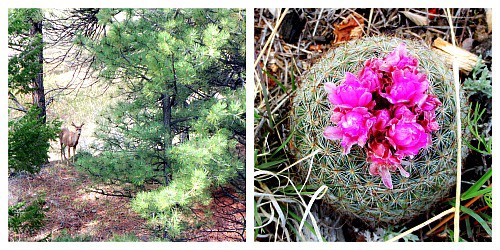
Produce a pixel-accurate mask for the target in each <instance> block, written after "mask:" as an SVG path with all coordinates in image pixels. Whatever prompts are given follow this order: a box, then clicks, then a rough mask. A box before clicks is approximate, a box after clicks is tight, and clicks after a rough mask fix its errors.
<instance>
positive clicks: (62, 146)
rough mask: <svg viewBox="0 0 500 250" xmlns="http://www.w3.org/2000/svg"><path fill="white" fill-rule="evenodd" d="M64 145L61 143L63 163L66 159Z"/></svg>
mask: <svg viewBox="0 0 500 250" xmlns="http://www.w3.org/2000/svg"><path fill="white" fill-rule="evenodd" d="M64 149H65V148H64V144H62V143H61V161H62V160H65V159H66V154H65V153H64ZM63 156H64V159H63Z"/></svg>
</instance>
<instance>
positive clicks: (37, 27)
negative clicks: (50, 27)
mask: <svg viewBox="0 0 500 250" xmlns="http://www.w3.org/2000/svg"><path fill="white" fill-rule="evenodd" d="M42 27H43V26H42V21H41V20H40V21H32V27H31V30H30V36H31V37H36V36H40V44H38V46H40V50H39V54H38V63H39V64H40V72H38V73H37V75H36V76H35V77H34V79H33V84H34V86H33V87H34V89H35V90H34V92H33V94H32V96H33V105H36V106H37V107H38V108H39V109H40V114H39V115H38V117H39V119H40V120H41V121H42V123H43V124H45V122H46V121H47V118H46V114H47V110H46V107H45V88H44V86H43V33H42Z"/></svg>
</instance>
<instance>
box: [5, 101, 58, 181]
mask: <svg viewBox="0 0 500 250" xmlns="http://www.w3.org/2000/svg"><path fill="white" fill-rule="evenodd" d="M38 114H39V109H38V108H36V107H34V106H33V107H32V108H31V109H30V110H29V111H28V113H26V115H24V116H23V117H21V118H19V119H18V120H15V119H14V120H11V121H9V150H8V151H9V168H12V169H14V170H15V171H21V170H24V171H27V172H29V173H38V172H39V171H40V167H41V165H42V164H43V163H45V162H46V161H47V160H48V158H49V156H48V151H49V148H50V143H49V141H50V140H55V139H56V138H57V136H58V133H59V131H60V126H61V122H60V121H58V120H53V121H48V122H47V123H46V124H43V123H42V122H41V120H40V119H39V118H38Z"/></svg>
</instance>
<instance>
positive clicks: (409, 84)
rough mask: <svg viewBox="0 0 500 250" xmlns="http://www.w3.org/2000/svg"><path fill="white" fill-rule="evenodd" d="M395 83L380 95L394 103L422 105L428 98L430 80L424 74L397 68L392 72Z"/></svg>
mask: <svg viewBox="0 0 500 250" xmlns="http://www.w3.org/2000/svg"><path fill="white" fill-rule="evenodd" d="M392 79H393V81H394V82H393V83H392V85H390V86H387V87H386V89H385V91H386V92H385V93H380V95H381V96H382V97H384V98H386V99H387V100H388V101H389V102H390V103H392V104H400V103H401V104H409V105H411V106H414V105H416V106H419V107H420V106H422V104H423V103H424V102H425V100H426V99H427V94H425V91H426V90H427V88H428V87H429V82H428V81H427V77H426V75H424V74H414V73H413V72H410V71H405V70H395V71H394V72H393V73H392Z"/></svg>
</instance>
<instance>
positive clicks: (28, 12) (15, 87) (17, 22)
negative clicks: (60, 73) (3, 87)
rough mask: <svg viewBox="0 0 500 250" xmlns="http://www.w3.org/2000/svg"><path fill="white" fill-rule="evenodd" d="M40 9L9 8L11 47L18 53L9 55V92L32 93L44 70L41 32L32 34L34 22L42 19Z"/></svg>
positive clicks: (9, 38) (9, 40)
mask: <svg viewBox="0 0 500 250" xmlns="http://www.w3.org/2000/svg"><path fill="white" fill-rule="evenodd" d="M42 18H43V15H42V11H41V10H40V9H9V27H8V30H9V36H8V43H9V48H10V49H12V50H13V51H15V52H16V53H15V54H14V55H12V56H10V57H9V63H8V73H9V93H12V94H18V93H23V94H26V93H30V92H31V91H33V86H32V82H33V79H34V78H35V76H36V75H38V74H39V73H40V72H42V67H43V65H42V64H40V63H39V61H38V60H39V58H38V56H39V54H40V52H41V50H42V49H43V43H42V36H41V34H37V35H33V34H30V29H31V28H32V26H33V22H37V21H40V20H42Z"/></svg>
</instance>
